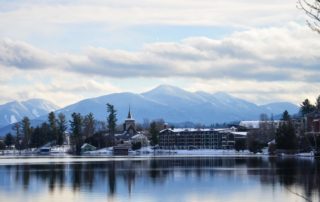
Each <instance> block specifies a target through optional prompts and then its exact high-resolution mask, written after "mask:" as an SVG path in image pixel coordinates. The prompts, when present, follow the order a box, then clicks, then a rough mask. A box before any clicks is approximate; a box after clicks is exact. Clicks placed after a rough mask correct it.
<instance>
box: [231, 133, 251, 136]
mask: <svg viewBox="0 0 320 202" xmlns="http://www.w3.org/2000/svg"><path fill="white" fill-rule="evenodd" d="M231 133H232V134H234V135H241V136H247V134H248V132H231Z"/></svg>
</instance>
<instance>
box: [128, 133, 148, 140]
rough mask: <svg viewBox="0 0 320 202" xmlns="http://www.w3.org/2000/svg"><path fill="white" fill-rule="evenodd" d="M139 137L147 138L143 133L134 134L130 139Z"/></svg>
mask: <svg viewBox="0 0 320 202" xmlns="http://www.w3.org/2000/svg"><path fill="white" fill-rule="evenodd" d="M140 138H147V137H146V136H145V135H143V134H141V133H140V134H136V135H134V136H132V137H131V139H140Z"/></svg>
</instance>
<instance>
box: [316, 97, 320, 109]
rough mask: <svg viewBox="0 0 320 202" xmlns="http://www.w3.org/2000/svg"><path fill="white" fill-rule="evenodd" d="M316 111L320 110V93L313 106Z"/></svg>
mask: <svg viewBox="0 0 320 202" xmlns="http://www.w3.org/2000/svg"><path fill="white" fill-rule="evenodd" d="M315 108H316V109H317V110H318V111H320V95H319V96H318V98H317V101H316V107H315Z"/></svg>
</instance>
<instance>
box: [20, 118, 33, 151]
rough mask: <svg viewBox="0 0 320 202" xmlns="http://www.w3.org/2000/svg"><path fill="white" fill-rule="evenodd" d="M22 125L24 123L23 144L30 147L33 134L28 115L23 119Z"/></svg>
mask: <svg viewBox="0 0 320 202" xmlns="http://www.w3.org/2000/svg"><path fill="white" fill-rule="evenodd" d="M21 125H22V133H23V146H24V147H25V148H29V144H30V140H31V134H32V128H31V126H30V119H29V118H28V117H27V116H25V117H24V118H23V119H22V121H21Z"/></svg>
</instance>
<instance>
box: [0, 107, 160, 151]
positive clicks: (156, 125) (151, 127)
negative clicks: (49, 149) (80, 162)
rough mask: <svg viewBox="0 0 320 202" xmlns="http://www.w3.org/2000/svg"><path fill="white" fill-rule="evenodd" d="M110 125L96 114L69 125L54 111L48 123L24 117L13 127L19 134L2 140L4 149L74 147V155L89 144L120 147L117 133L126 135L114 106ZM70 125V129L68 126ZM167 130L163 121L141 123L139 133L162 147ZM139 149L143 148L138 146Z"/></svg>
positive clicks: (75, 117)
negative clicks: (161, 136) (35, 123)
mask: <svg viewBox="0 0 320 202" xmlns="http://www.w3.org/2000/svg"><path fill="white" fill-rule="evenodd" d="M106 112H107V113H106V122H103V121H98V120H96V119H95V118H94V115H93V114H92V113H89V114H87V115H84V116H83V115H81V114H80V113H73V114H72V115H71V119H70V120H69V122H68V121H67V120H66V116H65V115H64V114H63V113H58V114H55V113H54V112H50V113H49V114H48V119H47V121H45V122H43V123H42V124H40V125H38V126H36V127H33V126H31V123H30V119H29V118H28V117H24V118H23V119H22V121H20V122H17V123H15V124H14V125H13V127H12V129H13V131H14V133H15V135H12V134H11V133H8V134H6V136H5V138H4V141H2V142H1V141H0V150H2V149H5V148H7V149H10V148H15V149H18V150H24V149H27V150H28V149H31V148H39V147H42V146H45V145H46V146H53V145H58V146H61V145H63V144H68V143H69V144H70V146H71V152H72V153H74V154H80V152H81V146H82V145H83V144H84V143H89V144H91V145H93V146H95V147H96V148H105V147H109V146H114V145H115V144H116V141H115V134H116V133H117V132H122V131H123V127H122V125H117V121H118V120H117V111H116V109H115V108H114V106H113V105H112V104H109V103H107V106H106ZM68 126H69V127H68ZM163 127H164V121H163V120H162V119H160V120H155V121H152V122H151V123H150V122H149V121H148V120H145V121H144V123H143V124H142V125H140V124H137V129H138V130H140V131H141V130H143V131H144V134H145V135H147V137H149V139H150V143H151V145H157V144H158V138H159V131H160V130H162V129H163ZM134 146H135V148H139V147H141V145H140V146H138V147H137V145H134Z"/></svg>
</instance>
